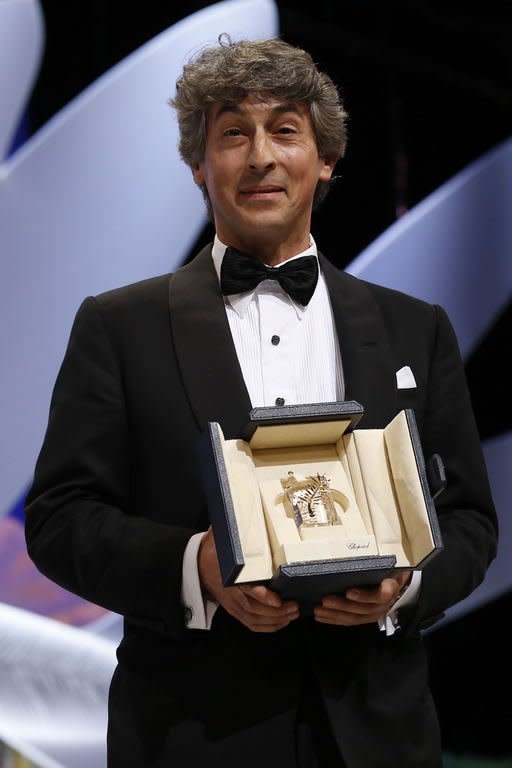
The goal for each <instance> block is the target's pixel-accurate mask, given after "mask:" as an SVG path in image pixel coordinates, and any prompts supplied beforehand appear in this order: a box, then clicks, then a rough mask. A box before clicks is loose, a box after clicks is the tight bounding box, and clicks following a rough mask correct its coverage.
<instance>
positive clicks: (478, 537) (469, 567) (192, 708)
mask: <svg viewBox="0 0 512 768" xmlns="http://www.w3.org/2000/svg"><path fill="white" fill-rule="evenodd" d="M320 259H321V267H322V270H323V272H324V275H325V278H326V281H327V286H328V289H329V295H330V299H331V303H332V308H333V312H334V317H335V322H336V329H337V334H338V339H339V344H340V350H341V359H342V363H343V370H344V376H345V384H346V399H353V400H357V401H358V402H359V403H361V404H362V405H363V406H364V411H365V413H364V417H363V419H362V421H361V422H360V423H359V425H358V427H359V428H373V427H379V428H381V427H384V426H385V425H386V424H387V423H388V422H389V421H390V420H391V419H392V418H393V416H394V415H395V414H396V413H397V412H398V411H399V410H401V409H402V408H413V409H414V411H415V415H416V420H417V423H418V428H419V432H420V437H421V441H422V446H423V451H424V454H425V456H427V457H428V456H430V455H431V454H433V453H439V454H440V455H441V456H442V458H443V460H444V462H445V466H446V472H447V479H448V488H447V490H446V491H445V492H444V493H443V495H442V497H441V498H440V500H439V504H438V510H437V511H438V517H439V522H440V527H441V532H442V537H443V542H444V549H443V551H442V552H441V553H440V554H439V555H438V556H436V557H435V558H434V559H433V560H432V562H431V564H429V565H428V566H427V567H426V568H425V569H424V571H423V576H422V585H421V592H420V595H419V600H418V602H417V605H416V606H415V607H414V609H409V611H406V610H404V611H402V612H401V615H400V623H401V629H400V631H398V632H397V633H396V634H395V635H394V636H392V637H385V636H383V634H382V633H380V632H379V631H378V629H377V627H376V626H374V625H365V626H362V627H357V628H341V627H330V626H325V625H320V624H316V623H315V622H314V621H313V620H311V619H307V620H306V619H304V620H298V621H296V622H293V623H292V624H291V625H290V626H289V627H288V628H286V629H285V630H282V631H280V632H278V633H274V634H270V635H267V634H257V633H252V632H250V631H249V630H246V629H245V628H244V627H243V626H242V625H240V624H239V623H238V622H237V621H235V620H234V619H232V618H231V617H230V616H229V615H227V614H226V613H225V612H224V611H223V609H222V608H219V609H218V611H217V613H216V615H215V618H214V622H213V626H212V629H211V631H210V632H204V631H200V630H188V629H186V627H185V623H184V616H183V607H182V604H181V601H180V589H181V573H182V556H183V551H184V549H185V546H186V544H187V542H188V540H189V538H190V536H191V535H192V534H193V533H195V532H197V531H201V530H205V529H206V528H207V526H208V510H207V507H206V504H205V500H204V497H203V493H202V489H201V483H200V472H199V469H198V454H197V443H198V438H199V435H200V432H201V430H202V428H203V427H204V426H205V425H206V423H207V422H208V421H210V420H212V421H218V422H219V423H220V424H221V426H222V428H223V430H224V433H225V435H226V437H227V438H228V439H229V438H232V437H236V436H237V435H238V434H239V430H240V429H241V428H242V426H243V425H244V424H245V423H246V420H247V415H248V412H249V410H250V408H251V404H250V401H249V396H248V393H247V390H246V387H245V384H244V381H243V377H242V373H241V370H240V366H239V364H238V360H237V356H236V352H235V348H234V345H233V342H232V339H231V334H230V331H229V325H228V321H227V318H226V313H225V308H224V303H223V299H222V297H221V295H220V292H219V286H218V280H217V276H216V274H215V270H214V267H213V262H212V259H211V247H210V246H209V247H207V248H205V249H203V251H201V253H200V254H199V255H198V256H197V257H196V258H195V259H194V260H193V261H192V262H190V263H189V264H188V265H186V266H184V267H183V268H181V269H179V270H178V271H177V272H176V273H175V274H173V275H166V276H162V277H157V278H154V279H150V280H146V281H143V282H141V283H137V284H135V285H130V286H127V287H124V288H121V289H118V290H114V291H110V292H108V293H105V294H102V295H99V296H97V297H89V298H88V299H86V300H85V301H84V302H83V304H82V306H81V307H80V309H79V311H78V313H77V316H76V319H75V322H74V325H73V329H72V332H71V336H70V340H69V345H68V349H67V351H66V354H65V357H64V360H63V363H62V366H61V369H60V372H59V375H58V378H57V381H56V385H55V389H54V393H53V397H52V403H51V409H50V417H49V423H48V428H47V433H46V436H45V439H44V443H43V446H42V450H41V453H40V456H39V459H38V462H37V466H36V470H35V477H34V481H33V485H32V488H31V490H30V493H29V495H28V498H27V502H26V538H27V546H28V551H29V553H30V555H31V557H32V558H33V560H34V562H35V563H36V564H37V566H38V567H39V569H40V570H41V571H42V572H43V573H45V574H46V575H47V576H48V577H49V578H51V579H53V580H54V581H56V582H57V583H59V584H60V585H62V586H63V587H65V588H66V589H68V590H70V591H73V592H75V593H77V594H79V595H81V596H82V597H84V598H85V599H87V600H90V601H92V602H94V603H97V604H99V605H102V606H104V607H106V608H108V609H110V610H112V611H115V612H117V613H120V614H122V615H123V616H124V617H125V634H124V639H123V641H122V643H121V645H120V647H119V649H118V659H119V665H118V670H117V671H116V675H115V676H114V681H113V684H112V687H111V694H110V727H111V729H112V733H113V732H114V730H115V726H116V724H118V726H119V727H118V729H117V731H116V733H117V734H118V735H119V734H120V733H122V732H123V729H124V733H125V734H126V733H127V723H130V725H129V726H128V729H139V731H140V733H142V734H147V736H148V741H152V743H153V748H154V749H157V746H158V745H159V744H160V745H161V743H163V740H166V743H167V744H172V743H173V742H172V739H173V736H172V733H174V734H175V735H176V734H178V735H176V740H177V741H176V744H177V743H178V741H179V740H180V739H182V740H183V741H185V740H186V739H189V741H190V739H192V740H194V743H196V742H198V741H199V740H200V739H201V738H205V739H207V740H208V739H211V740H213V741H215V740H219V739H222V738H224V737H226V736H227V737H229V736H230V735H233V734H238V735H240V734H242V735H243V734H249V733H252V734H253V736H254V734H256V735H257V734H258V733H259V731H258V730H257V729H258V728H259V727H263V726H264V724H265V723H267V724H268V723H270V722H275V723H279V722H280V720H279V718H280V717H281V716H282V715H283V713H285V712H289V711H293V708H294V707H295V705H296V701H297V696H298V691H299V689H300V686H301V676H302V674H303V670H304V669H305V667H306V666H308V667H309V666H311V668H312V669H313V672H314V675H315V677H316V680H317V681H318V684H319V686H320V689H321V691H322V695H323V697H324V701H325V703H326V706H327V710H328V713H329V717H330V719H331V723H332V724H333V727H334V729H335V732H336V736H337V738H338V740H339V744H340V748H341V750H342V752H343V754H344V756H345V759H346V761H347V764H348V765H349V766H351V768H352V766H354V767H355V768H357V767H358V766H361V768H372V767H373V766H389V765H393V767H394V768H398V767H399V766H404V768H405V767H407V768H411V767H412V766H425V767H426V768H427V767H428V768H433V766H438V765H440V762H439V761H440V757H439V735H438V731H437V721H436V716H435V712H434V709H433V706H432V701H431V697H430V694H429V691H428V680H427V678H428V675H427V667H426V663H425V657H424V649H423V646H422V640H421V634H420V630H421V629H422V628H425V627H427V626H429V625H430V624H431V623H433V622H434V621H435V620H436V619H437V618H438V617H439V616H441V615H442V613H443V611H444V610H445V609H446V608H448V607H449V606H451V605H453V604H454V603H456V602H458V601H460V600H461V599H462V598H464V597H465V596H466V595H468V594H469V593H470V592H471V591H472V590H473V589H474V588H475V587H476V586H477V585H478V584H479V583H480V582H481V581H482V579H483V578H484V575H485V573H486V569H487V567H488V565H489V563H490V561H491V560H492V558H493V557H494V555H495V549H496V537H497V527H496V517H495V511H494V507H493V502H492V498H491V493H490V490H489V485H488V481H487V475H486V470H485V466H484V461H483V457H482V453H481V448H480V440H479V436H478V433H477V429H476V426H475V421H474V417H473V413H472V409H471V403H470V399H469V395H468V390H467V386H466V381H465V376H464V369H463V365H462V362H461V359H460V355H459V352H458V347H457V342H456V339H455V336H454V333H453V330H452V328H451V325H450V322H449V320H448V318H447V316H446V314H445V313H444V311H443V310H442V309H441V308H440V307H437V306H432V305H430V304H427V303H425V302H422V301H419V300H417V299H414V298H411V297H409V296H406V295H404V294H402V293H399V292H396V291H393V290H390V289H386V288H383V287H380V286H377V285H373V284H370V283H366V282H364V281H361V280H358V279H356V278H354V277H352V276H349V275H347V274H345V273H343V272H341V271H339V270H337V269H336V268H335V267H334V266H333V265H332V264H331V263H330V262H329V261H327V260H326V259H325V258H323V257H320ZM404 365H409V366H410V367H411V369H412V371H413V373H414V377H415V379H416V383H417V387H416V388H415V389H407V390H406V389H402V390H399V389H397V382H396V375H395V374H396V371H398V370H399V369H400V368H401V367H402V366H404ZM130 686H131V688H130ZM148 686H149V688H148ZM128 689H130V690H131V692H132V694H133V692H135V694H134V695H133V696H132V698H130V693H129V690H128ZM142 690H145V691H146V692H148V690H150V694H151V697H152V698H153V699H154V701H155V702H156V703H155V706H154V707H153V708H152V709H151V712H149V711H148V710H147V707H146V708H144V707H142V706H141V705H140V706H139V709H137V707H136V706H132V705H131V704H130V707H131V709H130V713H128V706H129V705H128V703H127V702H130V701H133V700H136V699H137V695H138V694H140V693H141V692H142ZM140 700H141V701H142V700H144V701H147V697H146V698H144V697H142V696H141V697H140ZM139 710H140V711H139ZM163 713H165V714H163ZM123 718H124V719H123ZM184 723H188V724H189V725H190V723H194V724H195V726H194V727H195V730H192V731H187V727H189V726H186V727H185V726H183V724H184ZM198 724H200V731H199V730H197V729H198V728H199V726H198ZM190 727H191V726H190ZM278 727H284V726H278ZM183 728H185V730H183ZM173 729H174V730H173ZM180 729H181V730H180ZM254 729H256V730H254ZM199 733H201V736H199V735H198V734H199ZM169 734H171V735H169ZM186 734H188V736H187V735H186ZM112 738H114V737H112ZM257 738H259V737H257ZM252 743H253V744H255V739H254V738H253V742H252ZM169 749H170V747H169ZM176 749H178V747H177V746H176ZM155 754H156V753H155ZM169 754H174V753H173V752H172V751H171V752H169ZM251 754H252V747H250V748H249V752H248V753H247V754H246V755H245V757H244V758H242V762H244V761H245V762H246V764H251V763H250V762H249V763H247V759H248V755H249V756H250V755H251ZM389 755H393V758H392V760H391V762H389V760H390V758H389ZM119 764H121V763H119ZM124 764H125V765H131V764H132V763H130V762H129V761H125V763H124ZM133 764H134V765H135V764H136V763H135V762H134V763H133ZM144 764H146V765H148V766H149V765H159V763H158V762H151V760H150V759H149V757H148V758H147V759H145V763H144ZM179 764H181V763H179V762H177V763H176V765H179ZM189 764H190V765H193V764H194V762H193V761H192V762H190V763H189ZM204 764H205V765H206V764H208V765H209V764H210V763H204ZM267 764H268V765H273V763H272V761H271V760H270V762H269V761H268V760H267ZM112 765H117V763H114V762H112ZM197 765H200V763H199V762H198V763H197Z"/></svg>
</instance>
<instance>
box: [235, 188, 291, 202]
mask: <svg viewBox="0 0 512 768" xmlns="http://www.w3.org/2000/svg"><path fill="white" fill-rule="evenodd" d="M281 192H284V189H283V187H279V186H278V185H277V184H255V185H254V186H250V187H242V189H241V190H240V193H241V194H242V195H246V196H248V197H261V198H262V199H264V198H269V197H272V196H273V195H278V194H279V193H281Z"/></svg>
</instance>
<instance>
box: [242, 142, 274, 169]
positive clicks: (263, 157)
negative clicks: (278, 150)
mask: <svg viewBox="0 0 512 768" xmlns="http://www.w3.org/2000/svg"><path fill="white" fill-rule="evenodd" d="M248 162H249V167H250V168H251V170H254V171H264V170H269V169H270V168H273V167H274V166H275V164H276V160H275V156H274V148H273V145H272V140H271V138H270V137H269V136H267V135H266V134H263V133H261V134H256V135H255V136H254V137H253V139H252V142H251V147H250V150H249V157H248Z"/></svg>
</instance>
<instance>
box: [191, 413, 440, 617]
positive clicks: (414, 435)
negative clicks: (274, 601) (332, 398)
mask: <svg viewBox="0 0 512 768" xmlns="http://www.w3.org/2000/svg"><path fill="white" fill-rule="evenodd" d="M363 413H364V410H363V407H362V406H361V405H360V404H359V403H357V402H355V401H344V402H336V403H322V404H312V405H297V406H288V407H275V408H274V407H272V408H254V409H253V410H252V411H251V412H250V415H249V422H248V424H247V427H246V429H245V430H244V432H243V434H242V436H241V437H240V439H236V440H225V439H224V435H223V433H222V429H221V427H220V425H219V424H218V423H217V422H209V424H208V428H207V429H206V431H205V433H204V435H203V444H202V445H203V455H202V466H203V480H204V485H205V491H206V495H207V500H208V509H209V513H210V520H211V524H212V529H213V534H214V537H215V543H216V547H217V553H218V556H219V562H220V567H221V573H222V579H223V583H224V585H225V586H228V585H234V584H242V583H265V584H266V585H267V586H269V587H270V588H272V589H274V590H275V591H276V592H278V593H279V594H280V595H281V596H282V597H283V598H286V599H291V598H294V599H297V600H299V601H301V602H305V603H311V602H316V601H318V600H319V599H320V598H321V597H322V595H326V594H335V593H341V592H343V591H344V590H345V589H346V588H347V587H349V586H356V585H357V586H365V585H373V584H377V583H378V582H379V581H381V580H382V579H383V578H385V577H386V576H389V575H391V574H392V573H393V572H394V571H396V570H400V569H411V568H414V569H421V568H423V566H424V565H425V564H426V563H427V562H428V561H429V560H430V559H431V558H432V557H434V556H435V554H436V553H437V552H438V551H439V550H440V549H441V548H442V542H441V535H440V531H439V525H438V521H437V515H436V510H435V506H434V501H433V496H432V494H431V490H430V487H429V483H428V479H427V471H426V465H425V461H424V457H423V452H422V449H421V444H420V439H419V435H418V430H417V427H416V421H415V418H414V412H413V411H412V410H403V411H400V412H399V413H398V414H397V415H396V416H395V418H394V419H392V421H391V422H390V423H389V424H388V425H387V426H386V427H385V428H384V429H356V425H357V424H358V422H359V421H360V419H361V417H362V416H363Z"/></svg>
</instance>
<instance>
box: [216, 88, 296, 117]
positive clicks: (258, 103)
mask: <svg viewBox="0 0 512 768" xmlns="http://www.w3.org/2000/svg"><path fill="white" fill-rule="evenodd" d="M255 109H256V110H263V111H265V112H270V113H272V114H282V113H284V112H294V113H296V114H298V115H303V114H306V113H307V112H308V111H309V110H308V106H307V104H305V103H304V102H302V101H296V100H294V99H285V98H282V97H280V96H275V95H274V94H271V93H264V94H253V93H249V94H247V95H246V96H244V97H243V98H242V99H238V100H236V101H235V100H226V101H214V102H213V103H212V104H211V105H210V107H209V108H208V115H209V117H211V118H213V119H214V120H216V119H218V118H220V117H222V116H223V115H226V114H227V115H230V114H231V115H245V114H249V113H251V112H252V111H253V110H255Z"/></svg>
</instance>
